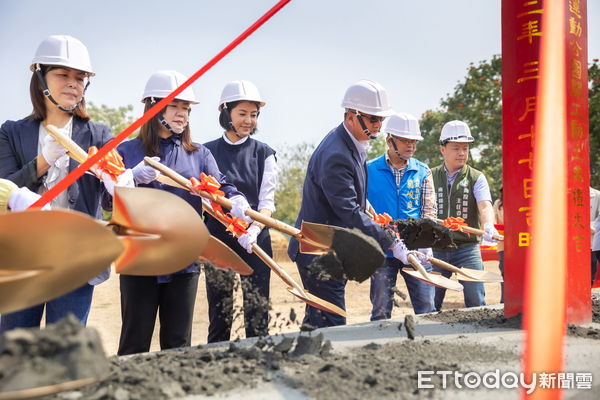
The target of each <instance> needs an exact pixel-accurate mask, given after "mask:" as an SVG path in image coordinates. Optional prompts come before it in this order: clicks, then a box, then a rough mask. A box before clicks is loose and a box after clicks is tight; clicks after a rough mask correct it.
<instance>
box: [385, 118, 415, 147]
mask: <svg viewBox="0 0 600 400" xmlns="http://www.w3.org/2000/svg"><path fill="white" fill-rule="evenodd" d="M383 131H384V132H385V133H389V134H390V135H393V136H397V137H401V138H405V139H411V140H418V141H421V140H423V136H421V130H420V129H419V121H418V120H417V119H416V118H415V117H413V116H412V115H410V114H407V113H397V114H392V115H391V116H390V117H389V118H388V119H387V120H386V124H385V126H384V128H383Z"/></svg>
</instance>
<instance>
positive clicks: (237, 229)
mask: <svg viewBox="0 0 600 400" xmlns="http://www.w3.org/2000/svg"><path fill="white" fill-rule="evenodd" d="M189 187H190V189H191V190H192V191H194V192H197V191H200V190H202V191H204V192H207V193H210V194H211V195H212V196H213V198H214V197H215V196H224V195H225V192H223V191H222V190H219V188H220V187H221V184H220V183H219V181H218V180H217V179H216V178H215V177H214V176H210V175H206V174H205V173H204V172H201V173H200V180H198V179H196V178H194V177H192V178H190V184H189ZM210 206H211V207H212V209H213V211H214V213H215V217H216V218H217V219H220V220H222V221H224V222H225V224H226V226H227V228H226V230H227V231H228V232H231V233H232V234H233V236H235V237H237V236H239V235H243V234H244V233H248V231H247V230H246V228H248V225H249V224H248V222H246V221H244V220H243V219H240V218H236V217H234V216H232V215H231V214H229V213H226V212H225V211H223V207H221V205H220V204H219V203H216V202H214V201H213V200H210Z"/></svg>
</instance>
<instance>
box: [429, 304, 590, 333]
mask: <svg viewBox="0 0 600 400" xmlns="http://www.w3.org/2000/svg"><path fill="white" fill-rule="evenodd" d="M599 303H600V299H595V300H594V303H593V305H594V310H595V311H594V316H593V317H592V319H593V322H598V321H597V320H596V319H595V318H597V315H596V314H595V313H596V312H599V309H600V304H599ZM423 317H424V318H427V319H429V320H433V321H438V322H444V323H448V324H471V325H475V326H482V327H485V328H508V329H521V327H522V315H521V314H517V315H515V316H513V317H510V318H506V317H504V311H503V310H490V309H486V308H484V309H477V310H469V311H460V310H449V311H440V312H437V313H433V314H427V315H424V316H423ZM567 333H568V335H569V336H575V337H582V338H586V339H596V340H600V329H596V328H587V327H583V326H578V325H568V329H567Z"/></svg>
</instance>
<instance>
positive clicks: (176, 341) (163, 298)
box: [117, 273, 199, 356]
mask: <svg viewBox="0 0 600 400" xmlns="http://www.w3.org/2000/svg"><path fill="white" fill-rule="evenodd" d="M198 275H199V274H198V273H187V274H179V275H173V276H172V280H171V282H169V283H158V282H157V280H156V277H154V276H131V275H121V276H120V286H121V321H122V325H121V337H120V339H119V351H118V353H117V354H118V355H120V356H122V355H125V354H135V353H143V352H147V351H149V350H150V343H151V341H152V332H153V331H154V323H155V321H156V313H157V311H158V315H159V320H160V348H161V349H162V350H165V349H172V348H176V347H184V346H190V345H191V340H192V320H193V316H194V303H195V301H196V292H197V291H198Z"/></svg>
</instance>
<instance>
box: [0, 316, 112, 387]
mask: <svg viewBox="0 0 600 400" xmlns="http://www.w3.org/2000/svg"><path fill="white" fill-rule="evenodd" d="M109 368H110V367H109V362H108V360H107V359H106V356H105V354H104V350H103V349H102V341H101V340H100V336H99V335H98V332H97V331H96V330H95V329H92V328H85V327H83V326H82V325H81V323H80V322H79V321H78V320H77V319H76V318H75V317H74V316H73V315H69V316H68V317H67V318H64V319H62V320H61V321H59V322H58V323H56V324H54V325H49V326H48V327H47V328H46V329H43V330H40V329H37V328H32V329H15V330H11V331H8V332H6V333H4V334H3V335H2V336H1V337H0V392H10V391H15V390H21V389H29V388H32V387H39V386H47V385H54V384H58V383H62V382H67V381H72V380H77V379H84V378H100V379H101V378H104V377H105V376H107V375H108V372H109Z"/></svg>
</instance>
